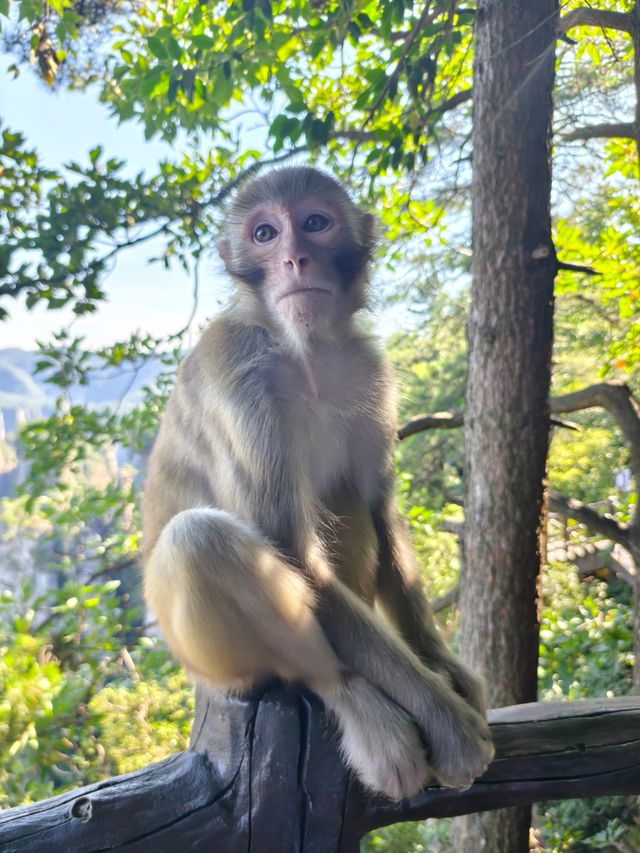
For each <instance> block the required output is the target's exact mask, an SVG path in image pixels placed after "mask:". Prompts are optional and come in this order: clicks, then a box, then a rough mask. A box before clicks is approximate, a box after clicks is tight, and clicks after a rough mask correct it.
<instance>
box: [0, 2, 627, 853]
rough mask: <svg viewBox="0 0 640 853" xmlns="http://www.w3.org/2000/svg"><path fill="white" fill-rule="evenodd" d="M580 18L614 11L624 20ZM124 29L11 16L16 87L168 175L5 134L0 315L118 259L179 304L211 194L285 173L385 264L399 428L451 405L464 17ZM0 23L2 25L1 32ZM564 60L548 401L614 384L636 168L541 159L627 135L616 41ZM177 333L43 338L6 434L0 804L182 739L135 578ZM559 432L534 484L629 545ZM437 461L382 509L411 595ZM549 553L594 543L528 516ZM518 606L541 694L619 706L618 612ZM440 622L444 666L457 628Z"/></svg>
mask: <svg viewBox="0 0 640 853" xmlns="http://www.w3.org/2000/svg"><path fill="white" fill-rule="evenodd" d="M578 5H580V4H579V3H577V2H569V3H566V4H564V6H563V12H565V13H566V12H568V11H570V10H571V9H572V8H576V7H577V6H578ZM600 5H601V7H602V8H615V9H617V10H619V11H625V10H628V9H631V8H632V5H633V3H632V0H625V2H624V3H620V2H616V3H613V2H610V3H606V2H603V3H601V4H600ZM133 9H134V7H133V5H132V4H129V3H125V2H121V0H102V2H101V0H93V2H90V3H83V4H79V3H76V2H73V0H56V2H49V3H47V4H44V3H42V2H40V0H20V2H14V3H13V4H12V13H11V14H12V17H11V19H10V20H8V19H7V18H1V19H0V24H1V26H2V31H3V35H4V42H3V45H4V47H5V48H6V49H7V50H8V51H9V52H10V53H11V54H12V61H13V63H14V65H13V69H14V73H16V74H18V73H36V74H38V75H40V76H41V77H42V78H43V79H44V80H45V81H46V82H47V83H48V84H49V85H51V86H53V87H56V88H58V89H60V90H62V89H64V87H79V88H84V87H88V86H93V87H94V91H95V92H96V93H97V96H98V97H99V98H100V99H101V100H102V101H103V102H104V103H105V104H106V105H107V107H108V109H109V110H110V111H111V112H112V114H113V116H114V118H115V119H117V120H120V121H129V120H133V121H137V122H140V123H141V124H142V125H143V127H144V129H145V133H146V135H147V137H152V136H161V137H164V138H166V139H170V140H173V141H174V144H175V146H176V156H175V157H174V158H173V159H172V160H171V161H169V160H167V161H165V162H162V163H159V164H157V165H156V164H150V168H149V169H148V170H147V171H146V172H144V173H140V174H138V175H135V176H134V177H130V176H128V175H127V172H126V164H125V163H123V162H121V161H119V160H117V159H114V158H113V157H111V156H110V155H109V152H108V151H103V150H102V149H101V148H100V147H96V148H94V149H92V150H91V151H88V152H87V154H86V157H85V158H84V160H83V161H82V162H80V163H68V164H66V165H65V166H63V167H58V168H54V167H52V166H51V165H49V164H47V163H44V162H43V161H42V158H41V157H40V155H39V154H38V152H36V151H34V150H32V147H31V145H30V144H29V142H28V140H26V139H25V138H24V137H23V135H22V134H21V133H20V131H19V128H8V127H6V126H4V125H3V126H2V127H1V128H0V130H1V131H2V137H1V141H0V230H1V231H2V235H3V240H2V245H1V246H0V319H7V318H10V314H11V306H12V304H13V303H14V302H15V300H24V302H25V303H26V305H28V306H29V307H32V306H35V305H38V304H43V305H46V306H47V307H48V308H50V309H53V310H55V309H57V308H60V307H62V306H71V307H72V309H73V311H74V312H75V314H77V315H78V316H81V315H83V314H86V313H89V312H95V311H96V310H99V308H100V304H101V302H102V301H103V300H104V298H105V295H106V292H107V288H108V283H107V281H106V276H107V273H108V272H109V271H110V270H111V268H112V264H113V261H114V259H115V258H116V257H118V256H119V255H120V254H121V253H122V252H124V251H126V250H127V249H128V248H129V247H131V246H141V245H142V246H144V245H145V244H149V247H150V248H149V253H150V254H153V255H154V256H155V257H154V258H153V260H156V261H159V262H161V263H163V264H164V265H165V266H167V267H170V266H171V265H172V264H180V265H181V266H182V267H183V268H185V269H187V270H189V271H191V272H193V273H194V275H195V276H196V280H197V274H198V270H199V266H200V263H201V261H202V260H203V259H207V258H208V257H210V255H209V253H210V252H211V243H212V241H211V239H210V235H211V234H212V232H213V231H214V230H215V227H216V224H217V221H218V219H219V216H220V210H221V205H222V204H223V203H224V201H225V199H226V197H227V195H228V193H229V191H230V190H231V189H232V188H233V186H234V182H235V181H236V179H237V178H238V177H240V176H242V175H243V174H247V173H251V172H252V171H255V170H257V169H258V168H259V167H260V166H261V164H266V163H272V162H286V161H287V160H288V159H289V158H290V157H291V156H294V155H296V154H300V153H301V154H302V155H303V156H304V157H305V158H307V159H309V158H311V159H316V160H320V161H321V162H322V163H324V164H326V165H327V166H329V167H330V168H332V169H333V170H334V171H335V172H337V173H338V174H341V175H343V176H345V177H347V178H348V179H349V181H350V183H351V185H352V186H353V187H354V190H355V192H357V193H358V194H359V195H360V196H361V197H362V198H363V199H364V200H365V201H367V202H369V203H370V204H372V205H375V209H376V211H377V212H378V213H379V216H380V219H381V221H382V230H383V231H384V233H385V237H386V238H387V248H385V250H384V252H381V255H380V258H379V263H378V267H377V274H376V293H377V294H378V296H377V298H376V301H377V303H378V307H380V306H381V305H383V306H385V307H387V306H388V307H389V310H390V311H391V312H393V314H394V316H396V317H397V318H398V320H399V324H400V325H401V326H402V328H403V331H402V333H397V334H395V335H393V336H392V337H391V338H390V340H389V341H388V342H387V343H388V349H389V352H390V355H391V358H392V360H393V361H394V364H395V365H396V368H397V371H398V374H399V377H400V380H401V386H402V396H401V401H400V405H401V416H402V417H403V418H404V417H408V416H409V415H413V414H416V413H418V412H421V411H424V412H430V413H433V412H437V411H443V410H457V409H462V408H463V406H464V385H465V378H466V349H465V323H466V312H467V307H468V284H469V282H468V266H469V254H470V253H469V249H468V234H469V209H468V208H469V178H470V175H469V155H470V152H469V144H468V142H469V129H470V121H471V117H470V108H469V94H470V91H469V87H470V85H471V62H472V25H473V14H474V10H473V8H471V7H464V6H461V5H460V4H457V3H452V2H449V0H433V2H431V3H426V4H415V3H413V2H412V0H392V2H375V0H368V2H361V0H350V2H348V3H339V2H336V0H328V2H324V0H321V2H317V0H296V2H294V3H293V4H291V3H283V2H272V0H259V2H256V1H255V0H242V2H238V3H227V4H209V5H207V4H201V3H200V2H197V0H181V1H180V2H173V0H161V2H159V3H156V4H154V5H152V6H144V5H143V6H135V13H134V14H131V12H132V10H133ZM8 11H9V4H8V0H0V15H3V14H4V15H6V14H7V12H8ZM572 35H573V36H575V37H577V38H579V41H578V44H577V45H576V46H572V45H568V44H561V45H560V46H559V49H558V93H557V113H556V118H557V125H558V128H557V130H558V133H557V143H558V144H557V146H556V153H555V160H556V162H555V170H556V185H555V186H556V218H555V234H556V243H557V249H558V255H559V257H560V258H561V259H562V260H564V261H567V262H571V263H579V264H586V265H589V266H592V267H593V268H594V269H595V270H596V271H597V273H598V274H597V275H596V276H593V277H588V278H587V277H586V276H585V275H582V274H576V273H575V272H561V273H560V275H559V277H558V287H557V310H556V345H555V366H554V391H555V392H556V393H565V392H568V391H572V390H575V389H577V388H580V387H583V386H584V385H588V384H590V383H592V382H594V381H598V380H599V379H600V378H602V377H607V378H618V379H624V380H625V381H627V382H628V383H629V384H630V385H631V387H632V388H636V386H637V384H638V376H639V374H638V371H639V370H640V367H639V364H640V336H639V334H638V331H639V329H640V326H639V324H638V302H639V299H638V292H637V289H638V283H639V280H640V242H639V241H638V234H639V233H640V196H639V195H638V193H637V187H635V186H634V180H635V178H636V176H637V170H638V160H637V151H636V150H635V147H634V145H633V144H632V143H631V142H630V141H629V140H613V141H608V142H607V143H606V144H604V145H603V144H601V143H599V142H593V143H589V144H588V145H586V146H584V145H582V144H578V145H577V144H576V143H568V142H564V143H563V141H562V134H563V133H566V132H567V131H568V130H570V129H572V128H573V127H575V126H576V125H580V124H585V123H588V122H587V119H588V117H589V116H593V115H596V116H602V115H606V114H607V113H608V112H614V111H622V112H623V113H625V114H629V113H630V112H632V111H633V102H634V97H635V93H634V91H633V75H632V61H633V57H632V52H631V47H630V39H629V38H628V37H627V36H626V35H625V34H622V33H616V32H607V33H603V32H602V31H601V30H599V29H587V30H584V29H583V30H580V31H579V32H573V31H572ZM29 54H31V59H32V61H33V66H34V72H31V71H30V70H29V68H28V65H27V64H26V62H25V60H26V59H27V58H28V57H29ZM151 247H152V248H151ZM185 331H186V330H185V329H179V328H176V330H175V333H174V334H173V335H171V336H169V337H167V338H164V339H161V338H158V337H155V336H153V335H150V334H147V333H145V332H142V333H139V334H135V335H133V336H132V337H131V338H129V339H127V340H123V341H116V342H114V343H113V345H112V346H109V347H105V348H102V349H101V350H98V351H96V350H95V348H94V349H91V348H90V347H89V346H88V344H87V342H86V341H85V340H83V339H82V338H81V337H80V336H75V337H74V336H73V335H72V334H71V333H70V332H69V331H63V332H61V333H60V334H59V335H57V336H56V337H55V338H54V340H53V341H51V342H49V343H47V344H44V345H43V346H42V347H41V353H40V355H39V358H38V362H37V365H36V370H37V374H38V376H39V377H40V378H45V379H46V380H47V381H48V383H49V385H50V386H51V388H52V389H53V392H52V393H53V397H54V403H53V405H52V406H51V409H50V410H49V411H48V412H47V414H46V417H44V418H42V419H40V420H38V421H33V422H30V423H28V424H26V426H25V427H24V428H23V429H22V431H21V434H20V438H19V442H18V437H17V436H16V435H11V436H9V439H10V440H9V441H8V442H3V443H2V442H0V473H2V472H4V471H5V470H12V469H14V468H15V465H16V462H17V460H18V459H19V460H20V462H21V463H22V464H23V465H24V474H23V476H22V480H21V483H20V490H19V493H18V494H17V495H16V496H15V497H13V496H12V497H10V498H5V499H3V500H2V502H1V504H0V537H1V539H0V549H1V550H0V560H1V561H2V578H1V580H2V584H3V585H6V586H7V590H6V591H5V592H4V593H3V594H2V598H1V600H0V626H1V627H0V806H9V805H14V804H18V803H21V802H28V801H33V800H36V799H39V798H42V797H45V796H48V795H50V794H52V793H54V792H59V791H62V790H65V789H67V788H70V787H73V786H75V785H78V784H82V783H86V782H89V781H93V780H97V779H102V778H105V777H108V776H110V775H114V774H115V773H119V772H126V771H128V770H131V769H133V768H134V767H138V766H141V765H143V764H146V763H149V762H150V761H152V760H154V759H156V758H159V757H161V756H163V755H165V754H168V753H170V752H173V751H176V750H178V749H181V748H183V747H184V745H185V743H186V740H187V737H188V731H189V724H190V719H191V714H192V706H193V700H192V694H191V690H190V687H189V685H188V684H187V682H186V680H185V678H184V676H183V675H182V674H181V672H180V670H179V668H178V667H176V665H175V664H174V663H173V662H172V660H171V658H170V656H169V655H168V653H167V651H166V649H165V647H164V646H163V644H162V642H161V641H160V640H159V639H158V637H157V636H156V634H155V631H154V627H153V625H149V624H147V623H146V621H145V614H144V612H143V609H142V607H141V602H140V593H139V578H138V571H139V570H138V565H137V564H138V553H139V544H140V522H139V516H138V508H139V499H140V490H141V488H142V483H141V474H142V472H143V469H144V460H145V454H146V452H147V451H148V448H149V446H150V443H151V441H152V439H153V435H154V432H155V429H156V426H157V420H158V417H159V414H160V412H161V410H162V406H163V403H164V400H165V399H166V395H167V393H168V391H169V389H170V387H171V383H172V376H173V371H174V369H175V364H176V361H177V360H178V358H179V357H180V355H181V353H182V351H183V350H184V346H185V340H186V339H185ZM149 364H156V365H157V366H158V369H159V370H160V372H159V374H158V375H157V376H156V377H155V379H154V381H153V382H151V383H150V384H149V385H148V386H147V387H144V388H143V389H141V390H140V389H138V390H137V392H136V394H134V395H133V396H132V395H127V394H123V396H122V398H121V399H120V400H119V401H118V402H117V404H115V405H114V404H110V405H93V406H87V405H84V404H81V403H80V402H78V389H80V388H82V387H84V386H86V385H88V384H90V383H91V382H93V381H94V380H95V379H96V377H100V376H103V375H105V374H112V373H113V372H116V373H121V374H125V375H128V374H131V376H132V377H134V378H135V376H136V375H137V373H138V372H139V371H140V370H141V368H142V366H144V365H149ZM511 368H512V366H511V365H505V369H507V370H509V369H511ZM156 373H157V371H156ZM572 420H575V422H576V423H577V424H578V425H579V426H580V430H579V431H575V430H567V429H556V430H555V431H554V437H553V443H552V450H551V455H550V460H549V482H550V485H551V486H552V487H553V488H554V489H556V490H558V491H561V492H563V493H564V494H566V495H569V496H571V497H576V498H579V499H581V500H583V501H585V502H587V503H596V502H599V503H600V504H601V503H602V502H605V501H606V502H608V504H607V507H608V511H609V512H610V513H611V514H612V516H613V517H616V518H617V519H618V520H619V521H621V522H624V521H627V520H628V518H629V515H630V513H631V512H633V510H634V507H635V503H636V495H635V491H631V492H622V491H620V490H616V489H615V488H614V482H613V476H614V473H615V471H617V470H619V469H621V468H624V467H625V466H626V465H627V464H628V458H629V457H628V448H626V447H625V446H624V443H623V441H622V438H621V436H620V434H619V431H618V429H617V427H616V425H615V424H614V423H613V421H612V420H611V418H610V417H609V416H608V415H606V414H605V413H603V412H602V411H601V410H588V411H585V412H581V413H578V414H576V415H575V417H572ZM123 458H124V459H125V460H126V462H125V463H124V464H123V463H122V459H123ZM462 460H463V449H462V434H461V432H460V431H459V430H445V431H441V430H438V431H433V432H428V433H424V434H421V435H418V436H414V437H412V438H409V439H406V440H405V441H404V442H402V444H401V445H400V446H399V449H398V470H399V474H400V478H399V480H400V492H401V500H402V502H403V505H404V509H405V511H406V514H407V516H408V517H409V519H410V522H411V525H412V529H413V534H414V539H415V542H416V546H417V549H418V553H419V556H420V559H421V562H422V565H423V568H424V577H425V582H426V583H427V584H428V586H429V589H430V590H431V593H432V595H433V596H434V597H438V596H440V595H443V594H444V593H446V592H447V591H449V590H450V589H451V588H452V587H453V586H454V585H455V582H456V579H457V573H458V569H459V562H460V554H459V549H458V543H457V539H456V537H455V535H453V534H452V533H450V532H445V528H446V529H447V530H453V529H455V524H456V523H457V524H459V523H460V521H461V519H462V510H461V508H460V507H459V506H458V502H459V500H460V498H461V496H462V492H463V489H462V482H463V480H462V478H463V473H464V472H463V470H462V465H463V461H462ZM549 538H550V543H551V544H553V543H554V542H558V543H562V544H564V545H566V544H567V543H584V542H585V541H590V540H592V539H594V538H598V537H594V536H593V535H592V533H591V531H588V530H586V529H585V528H584V527H583V526H581V525H579V524H577V523H574V522H569V523H568V524H567V525H566V527H565V526H564V525H562V524H560V523H559V522H558V521H557V520H553V521H552V523H551V524H550V526H549ZM543 599H544V600H543V630H542V633H541V647H540V671H539V677H540V690H541V698H547V699H551V698H554V699H555V698H562V699H572V698H577V697H580V696H586V695H608V694H619V693H623V692H625V691H626V690H628V689H629V685H630V672H631V667H632V664H633V661H632V655H631V625H632V612H631V611H632V608H631V598H630V591H629V589H628V588H627V587H625V586H624V585H623V584H622V583H621V582H618V581H616V582H613V581H611V579H590V580H587V581H583V580H580V579H579V578H578V576H577V574H576V572H575V569H574V566H573V565H570V564H566V563H553V564H552V565H551V566H550V567H549V569H548V571H547V572H546V574H545V580H544V591H543ZM439 618H440V620H441V623H442V627H443V630H444V631H445V632H446V634H447V636H448V638H449V639H450V641H451V642H452V643H454V644H455V636H456V627H457V626H456V618H457V615H456V610H455V607H450V608H448V609H446V610H443V611H442V613H441V614H440V615H439ZM124 719H126V725H123V723H122V721H123V720H124ZM536 819H537V825H538V826H539V827H540V829H541V832H542V838H543V840H544V844H545V849H547V850H549V851H551V850H553V851H570V850H577V851H586V850H595V849H603V850H610V849H619V850H623V851H627V853H630V852H631V851H632V850H635V849H638V847H639V846H640V839H638V829H637V810H635V809H634V806H633V804H632V803H630V802H628V801H625V802H620V801H612V800H602V801H595V802H594V803H583V802H575V803H574V802H571V803H566V804H561V805H554V806H548V807H547V806H545V807H541V808H540V809H539V810H538V814H537V818H536ZM613 845H618V846H617V847H616V848H614V847H613ZM634 845H635V846H634ZM365 849H367V850H370V851H374V850H375V851H382V850H384V851H388V852H389V853H392V851H398V853H400V851H402V853H405V851H407V853H408V851H414V853H418V851H421V850H427V849H428V850H432V851H437V850H441V851H448V850H449V849H450V845H449V841H448V826H447V823H446V822H445V821H441V822H430V823H429V824H427V825H426V826H423V825H406V826H398V827H391V828H389V829H385V830H381V831H379V832H376V833H373V834H372V835H371V836H370V838H369V839H368V840H367V842H366V846H365Z"/></svg>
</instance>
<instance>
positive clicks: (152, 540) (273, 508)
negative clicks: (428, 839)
mask: <svg viewBox="0 0 640 853" xmlns="http://www.w3.org/2000/svg"><path fill="white" fill-rule="evenodd" d="M376 242H377V236H376V227H375V218H374V216H373V215H372V214H370V213H368V212H366V211H365V210H363V209H362V208H361V207H359V206H358V205H357V204H356V203H355V202H354V201H353V200H352V198H351V196H350V194H349V192H348V191H347V190H346V189H345V188H344V187H343V186H342V185H341V184H340V183H339V182H338V181H336V180H335V179H334V178H332V177H330V176H329V175H328V174H326V173H324V172H322V171H320V170H318V169H316V168H312V167H307V166H296V167H284V168H280V169H275V170H273V171H270V172H267V173H264V174H262V175H260V176H258V177H255V178H253V179H252V180H251V181H249V182H248V183H246V184H244V185H241V186H240V187H239V188H238V190H237V191H236V194H235V197H234V198H233V200H232V201H231V203H230V206H229V208H228V210H227V211H226V214H225V220H224V223H223V225H222V227H221V230H220V234H219V238H218V241H217V248H218V250H219V254H220V257H221V259H222V261H223V263H224V266H225V268H226V271H227V273H228V274H229V276H230V278H231V280H232V281H233V282H234V283H235V285H236V289H235V296H234V297H233V299H232V301H231V304H230V305H229V307H228V308H227V309H225V310H224V311H223V312H222V313H221V314H220V315H219V316H218V317H217V318H216V319H214V320H213V322H212V323H211V324H210V325H209V326H208V327H207V328H206V329H205V331H204V333H203V335H202V337H201V340H200V341H199V343H198V344H197V345H196V347H195V348H194V349H193V351H192V352H191V353H190V354H189V355H188V356H187V357H186V359H185V360H184V361H183V363H182V365H181V367H180V370H179V373H178V378H177V381H176V385H175V387H174V390H173V392H172V394H171V396H170V399H169V401H168V404H167V408H166V412H165V414H164V416H163V419H162V422H161V426H160V429H159V432H158V436H157V439H156V442H155V445H154V448H153V450H152V453H151V456H150V460H149V466H148V471H147V480H146V488H145V494H144V502H143V530H144V586H145V594H146V600H147V602H148V605H149V607H150V609H151V610H152V611H153V612H154V613H155V615H156V617H157V619H158V621H159V623H160V626H161V628H162V631H163V634H164V637H165V639H166V641H167V643H168V645H169V647H170V649H171V650H172V652H173V654H174V655H175V656H176V657H177V658H178V659H179V660H180V661H181V662H182V664H183V665H184V666H185V668H186V670H187V671H188V672H189V673H190V674H191V675H192V676H193V677H194V678H195V679H196V680H197V681H200V682H202V683H204V684H207V685H211V686H214V687H217V688H222V689H224V690H226V691H228V692H231V693H234V692H235V693H238V692H239V693H242V692H243V691H246V690H249V689H250V688H252V687H254V686H256V685H259V684H260V683H262V682H263V681H267V680H268V679H269V678H272V677H274V676H275V677H278V678H281V679H284V680H285V681H287V682H291V683H294V684H302V685H304V686H306V687H307V688H309V689H310V690H311V691H313V692H314V693H315V694H316V695H318V696H319V697H320V699H321V700H322V701H323V703H324V705H325V707H326V708H327V709H328V710H329V712H330V714H332V716H333V718H334V719H335V722H336V725H337V728H338V730H339V737H340V744H341V751H342V755H343V757H344V759H345V761H346V763H347V765H348V767H349V768H350V769H351V770H352V771H353V772H354V773H355V775H356V776H357V778H358V779H359V780H360V782H361V783H362V784H363V785H364V787H365V788H366V789H368V790H370V791H372V792H374V793H376V794H383V795H386V796H387V797H390V798H392V799H395V800H398V799H402V798H404V797H408V796H411V795H414V794H416V793H418V792H419V791H420V790H422V789H423V787H424V786H425V784H426V783H427V782H428V781H430V780H432V779H435V780H436V781H438V782H439V783H440V784H442V785H444V786H451V787H465V786H468V785H470V784H471V783H472V781H473V780H474V779H475V778H476V777H478V776H479V775H481V774H482V773H483V772H484V771H485V769H486V767H487V765H488V763H489V762H490V761H491V759H492V756H493V746H492V743H491V738H490V734H489V729H488V726H487V723H486V719H485V694H484V686H483V682H482V681H481V679H480V678H479V677H478V676H477V675H475V674H474V673H472V672H471V671H470V670H469V669H467V667H466V666H465V665H464V664H463V663H462V661H461V660H460V659H459V658H458V657H456V656H455V655H454V654H453V653H452V652H451V651H450V650H449V648H448V647H447V646H446V644H445V643H444V641H443V639H442V638H441V636H440V634H439V632H438V630H437V628H436V625H435V621H434V618H433V615H432V613H431V611H430V608H429V605H428V603H427V600H426V598H425V594H424V592H423V590H422V588H421V582H420V578H419V574H418V569H417V562H416V558H415V556H414V553H413V549H412V545H411V543H410V540H409V537H408V533H407V531H406V529H405V526H404V523H403V522H402V520H401V519H400V516H399V513H398V509H397V507H396V502H395V499H394V487H393V446H394V438H395V430H396V427H395V395H396V392H395V384H394V381H393V377H392V375H391V371H390V368H389V366H388V364H387V362H386V360H385V359H384V357H383V356H382V354H381V353H380V351H379V348H378V345H377V344H376V343H375V341H374V340H373V338H372V337H371V336H370V335H368V334H366V333H365V332H364V331H363V330H362V329H361V328H360V326H359V324H358V322H357V316H356V315H357V314H358V312H359V311H360V309H361V308H363V307H365V305H366V301H367V287H368V284H369V270H370V266H371V261H372V256H373V253H374V250H375V247H376Z"/></svg>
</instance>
